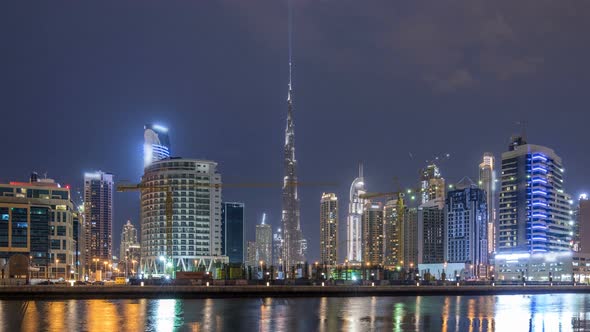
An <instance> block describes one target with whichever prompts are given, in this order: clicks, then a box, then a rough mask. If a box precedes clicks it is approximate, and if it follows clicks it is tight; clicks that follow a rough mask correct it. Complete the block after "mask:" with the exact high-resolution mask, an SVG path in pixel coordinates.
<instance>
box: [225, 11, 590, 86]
mask: <svg viewBox="0 0 590 332" xmlns="http://www.w3.org/2000/svg"><path fill="white" fill-rule="evenodd" d="M226 3H227V5H228V6H230V7H233V8H235V9H236V10H239V11H240V12H241V13H242V14H243V16H244V22H243V23H244V26H245V27H248V29H250V30H251V31H252V32H253V33H254V34H255V38H257V39H260V40H262V41H264V42H267V43H269V44H270V45H271V46H272V47H274V48H275V49H278V50H283V49H285V48H286V17H287V7H286V1H284V2H280V1H278V2H277V1H264V0H252V1H247V2H244V1H238V0H226ZM293 7H294V13H295V14H294V17H295V33H296V36H295V44H296V53H297V54H298V55H299V56H300V57H301V58H303V60H310V61H314V62H316V63H317V62H321V63H322V65H325V66H334V67H335V68H336V69H342V67H344V66H346V67H347V68H349V69H352V70H355V69H356V70H362V69H361V68H362V66H363V64H364V63H365V62H366V61H367V59H370V60H379V62H378V63H379V65H381V66H382V68H383V70H384V71H386V72H387V73H389V74H391V75H396V76H401V77H403V78H406V79H413V80H417V81H421V82H426V83H428V84H429V85H430V86H431V87H432V88H433V89H434V90H436V91H445V92H450V91H456V90H457V89H463V88H471V87H473V86H476V85H478V83H484V85H485V83H492V84H493V83H494V82H496V81H506V80H511V79H517V78H521V77H530V76H534V75H536V74H537V73H538V72H539V71H542V70H547V69H548V68H549V69H550V70H551V69H555V68H556V67H559V66H561V65H562V64H561V63H559V62H557V60H556V59H552V58H551V56H552V55H554V52H553V51H554V50H552V49H551V48H553V47H559V48H561V49H562V50H567V49H575V48H577V47H578V45H577V43H579V42H580V41H579V40H576V39H575V38H574V35H576V34H580V33H582V32H583V31H590V19H589V18H590V2H589V1H581V0H564V1H551V0H541V1H539V0H522V1H512V0H498V1H486V0H452V1H412V2H402V1H353V0H344V1H311V0H306V1H296V0H293ZM271 27H272V28H271ZM312 59H313V60H312Z"/></svg>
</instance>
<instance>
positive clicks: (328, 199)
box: [320, 193, 338, 266]
mask: <svg viewBox="0 0 590 332" xmlns="http://www.w3.org/2000/svg"><path fill="white" fill-rule="evenodd" d="M320 262H321V263H322V264H326V265H329V266H335V265H336V264H338V197H336V194H334V193H329V194H326V193H324V194H322V199H321V200H320Z"/></svg>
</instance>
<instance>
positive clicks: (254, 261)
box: [246, 241, 258, 267]
mask: <svg viewBox="0 0 590 332" xmlns="http://www.w3.org/2000/svg"><path fill="white" fill-rule="evenodd" d="M246 266H250V267H256V266H258V248H257V246H256V242H255V241H248V243H247V245H246Z"/></svg>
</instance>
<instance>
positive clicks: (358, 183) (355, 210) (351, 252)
mask: <svg viewBox="0 0 590 332" xmlns="http://www.w3.org/2000/svg"><path fill="white" fill-rule="evenodd" d="M365 193H366V190H365V180H364V177H363V165H362V164H361V165H360V166H359V176H358V177H357V178H356V179H354V181H353V182H352V185H351V186H350V196H349V197H350V201H349V205H348V218H347V225H346V231H347V238H346V240H347V246H346V247H347V248H346V249H347V254H346V256H347V259H348V261H349V262H350V263H360V262H361V261H362V260H363V248H362V243H363V227H362V218H363V209H364V207H365V201H366V200H365V199H363V198H361V195H363V194H365Z"/></svg>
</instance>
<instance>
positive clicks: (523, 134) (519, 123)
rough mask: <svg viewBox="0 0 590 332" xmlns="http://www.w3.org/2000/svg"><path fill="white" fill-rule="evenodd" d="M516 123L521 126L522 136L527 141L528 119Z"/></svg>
mask: <svg viewBox="0 0 590 332" xmlns="http://www.w3.org/2000/svg"><path fill="white" fill-rule="evenodd" d="M516 125H519V126H520V137H522V140H523V141H526V120H520V121H517V122H516Z"/></svg>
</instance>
